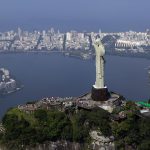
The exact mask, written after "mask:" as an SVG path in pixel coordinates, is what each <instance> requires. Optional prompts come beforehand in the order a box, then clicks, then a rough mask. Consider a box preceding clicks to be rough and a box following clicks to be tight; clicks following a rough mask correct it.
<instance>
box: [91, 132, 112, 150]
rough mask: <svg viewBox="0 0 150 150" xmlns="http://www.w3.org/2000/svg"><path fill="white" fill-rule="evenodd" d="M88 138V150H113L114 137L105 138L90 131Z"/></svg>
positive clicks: (99, 133) (98, 133)
mask: <svg viewBox="0 0 150 150" xmlns="http://www.w3.org/2000/svg"><path fill="white" fill-rule="evenodd" d="M90 136H91V138H92V143H91V144H90V149H92V150H115V145H114V137H113V136H110V137H105V136H104V135H102V133H101V132H99V131H91V132H90Z"/></svg>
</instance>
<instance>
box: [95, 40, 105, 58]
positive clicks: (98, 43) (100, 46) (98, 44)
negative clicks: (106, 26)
mask: <svg viewBox="0 0 150 150" xmlns="http://www.w3.org/2000/svg"><path fill="white" fill-rule="evenodd" d="M93 45H94V48H95V51H97V52H99V53H100V56H104V55H105V48H104V46H103V44H102V42H101V40H100V39H96V40H95V42H94V44H93Z"/></svg>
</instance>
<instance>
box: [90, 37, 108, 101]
mask: <svg viewBox="0 0 150 150" xmlns="http://www.w3.org/2000/svg"><path fill="white" fill-rule="evenodd" d="M93 45H94V48H95V54H96V81H95V84H94V85H93V87H92V99H93V100H95V101H106V100H108V98H109V97H110V94H109V92H108V89H107V87H106V86H105V85H104V55H105V48H104V46H103V44H102V43H101V40H100V39H97V40H96V41H95V42H94V44H93Z"/></svg>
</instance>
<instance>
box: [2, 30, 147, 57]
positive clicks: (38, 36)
mask: <svg viewBox="0 0 150 150" xmlns="http://www.w3.org/2000/svg"><path fill="white" fill-rule="evenodd" d="M96 38H101V39H102V42H103V44H104V46H105V49H106V52H107V53H110V54H131V55H140V56H146V57H148V56H150V30H148V29H147V30H146V31H145V32H135V31H128V32H118V33H103V32H101V30H99V32H98V33H94V32H91V33H88V32H77V31H70V32H66V33H61V32H60V31H59V30H58V31H55V30H54V29H53V28H51V29H49V30H47V31H46V30H43V31H38V30H35V31H33V32H29V31H24V30H21V28H18V31H16V32H15V31H13V30H11V31H7V32H0V52H6V53H7V52H35V51H36V52H52V51H60V52H64V53H65V54H66V55H72V56H79V57H82V58H84V59H88V58H91V57H92V55H93V53H94V51H93V45H92V43H93V41H94V40H95V39H96Z"/></svg>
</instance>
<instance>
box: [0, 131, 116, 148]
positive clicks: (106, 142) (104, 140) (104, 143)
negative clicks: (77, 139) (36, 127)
mask: <svg viewBox="0 0 150 150" xmlns="http://www.w3.org/2000/svg"><path fill="white" fill-rule="evenodd" d="M97 133H98V132H97V131H92V132H91V137H93V138H94V139H93V142H92V143H91V144H89V145H88V144H80V143H74V142H67V141H57V142H46V143H44V144H39V145H37V146H35V147H25V148H23V149H24V150H85V149H87V150H88V149H89V150H115V148H114V143H113V142H112V140H111V138H108V137H104V136H102V135H100V136H99V135H98V134H99V133H98V134H97ZM0 150H10V149H8V148H6V147H0Z"/></svg>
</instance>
